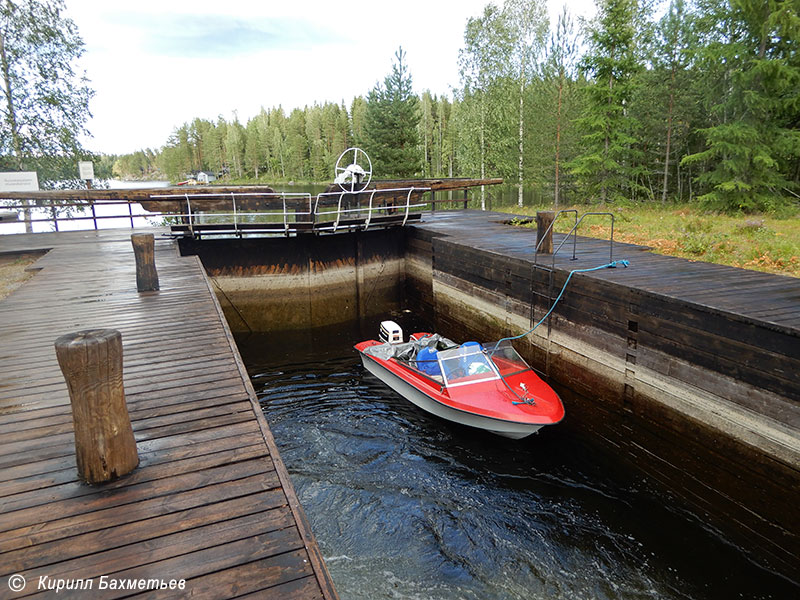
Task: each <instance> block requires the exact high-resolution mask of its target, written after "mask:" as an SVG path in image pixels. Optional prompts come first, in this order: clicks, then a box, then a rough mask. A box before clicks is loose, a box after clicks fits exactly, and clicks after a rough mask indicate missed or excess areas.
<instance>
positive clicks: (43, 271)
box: [0, 230, 337, 600]
mask: <svg viewBox="0 0 800 600" xmlns="http://www.w3.org/2000/svg"><path fill="white" fill-rule="evenodd" d="M155 233H156V234H157V236H158V234H159V233H160V232H159V231H156V232H155ZM36 248H38V249H49V250H50V251H49V253H48V254H46V255H45V256H43V257H42V258H40V259H39V261H38V262H37V263H36V265H35V267H36V268H37V269H40V270H39V271H38V272H37V274H36V275H35V276H34V277H33V278H32V279H30V280H29V281H28V282H27V283H26V284H25V285H23V286H22V287H21V288H19V289H18V290H16V291H15V292H14V293H12V294H11V295H10V296H9V297H7V298H6V299H5V300H3V301H2V302H0V319H2V320H3V322H4V323H5V325H4V326H3V327H2V328H0V372H2V373H3V381H2V386H0V578H3V576H8V575H10V574H11V573H22V574H23V575H25V576H26V577H28V579H29V581H31V578H38V577H39V576H48V577H51V578H52V577H65V578H67V577H92V578H96V577H99V576H101V575H113V576H114V577H119V578H127V577H139V576H142V577H147V576H151V577H152V576H153V574H156V573H157V574H158V576H159V577H161V578H163V577H167V578H171V577H174V578H178V579H186V580H187V582H186V593H187V595H192V596H194V597H203V598H230V597H233V596H234V595H245V594H255V595H257V596H258V597H260V598H324V599H326V600H335V599H336V597H337V596H336V592H335V590H334V588H333V585H332V583H331V581H330V576H329V575H328V573H327V569H326V568H325V565H324V562H323V561H322V558H321V555H320V552H319V549H318V548H317V546H316V542H315V541H314V539H313V536H312V534H311V532H310V531H309V529H308V524H307V522H306V520H305V517H304V516H303V514H302V509H301V508H300V505H299V502H298V501H297V498H296V496H295V494H294V491H293V489H292V486H291V482H290V481H289V477H288V474H287V473H286V471H285V467H284V466H283V463H282V461H281V460H280V457H279V456H278V454H277V450H276V447H275V443H274V440H273V439H272V434H271V433H270V431H269V428H268V425H267V423H266V420H265V418H264V416H263V414H262V412H261V409H260V407H259V405H258V402H257V398H256V397H255V393H254V392H253V390H252V386H251V385H250V382H249V379H248V378H247V374H246V371H245V370H244V367H243V365H242V364H241V358H240V357H239V356H238V351H237V350H236V347H235V344H234V343H233V339H232V336H231V335H230V331H229V330H228V327H227V324H226V323H225V321H224V317H223V316H222V312H221V310H220V308H219V305H218V303H217V301H216V298H215V297H214V294H213V290H212V289H211V287H210V285H209V282H208V279H207V277H206V275H205V273H204V271H203V269H202V265H201V264H200V263H199V261H198V260H197V259H196V258H195V257H186V258H184V257H180V256H179V255H178V252H177V249H176V245H175V243H174V242H173V241H172V240H169V239H164V238H160V237H157V240H156V264H157V268H158V271H159V278H160V281H161V290H160V291H158V292H149V293H143V294H139V293H138V292H137V291H136V278H135V261H134V258H133V250H132V246H131V243H130V231H129V230H116V231H115V230H105V231H100V232H70V233H61V234H56V233H53V234H36V235H19V236H2V237H0V253H2V252H14V251H20V250H24V249H36ZM99 327H110V328H114V329H118V330H119V331H120V332H121V333H122V340H123V361H124V363H123V370H124V385H125V391H126V400H127V403H128V408H129V414H130V416H131V421H132V425H133V430H134V435H135V438H136V442H137V449H138V452H139V457H140V464H139V467H138V468H137V469H136V470H135V471H134V472H133V473H131V474H130V475H129V476H127V477H123V478H121V479H119V480H117V481H114V482H111V483H107V484H102V485H96V486H89V485H86V484H84V483H82V482H80V481H78V479H77V471H76V468H75V456H74V453H75V449H74V441H73V433H72V428H73V426H72V414H71V410H70V403H69V395H68V393H67V389H66V385H65V383H64V380H63V377H62V376H61V372H60V370H59V368H58V364H57V361H56V356H55V352H54V348H53V344H54V341H55V339H56V338H57V337H58V336H59V335H63V334H65V333H71V332H74V331H79V330H81V329H90V328H99ZM242 576H246V577H247V578H248V581H247V582H246V584H245V585H244V586H243V587H241V588H240V589H239V588H236V586H241V585H242V580H241V579H240V578H241V577H242ZM234 588H236V589H237V590H238V591H234ZM26 591H27V592H28V593H30V594H34V593H35V592H36V591H37V590H35V589H33V587H32V586H29V589H28V590H26ZM131 593H132V592H131V591H129V590H126V591H122V590H117V591H115V592H111V591H108V594H107V596H108V597H124V596H127V595H130V594H131ZM23 595H24V594H23ZM34 595H35V594H34ZM160 595H161V592H156V593H152V594H150V596H152V597H159V596H160ZM101 596H102V594H101ZM93 597H94V595H93ZM98 597H99V596H98ZM145 597H148V594H145Z"/></svg>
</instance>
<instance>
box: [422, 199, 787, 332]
mask: <svg viewBox="0 0 800 600" xmlns="http://www.w3.org/2000/svg"><path fill="white" fill-rule="evenodd" d="M508 220H509V215H507V214H502V213H486V212H481V211H449V212H437V213H436V214H435V215H428V216H426V217H425V220H424V223H423V224H422V225H418V226H417V227H421V228H424V229H425V230H427V231H430V232H433V233H436V234H446V235H448V236H449V239H450V241H452V242H454V243H460V244H463V245H464V246H467V247H471V248H476V249H481V250H486V251H490V252H493V253H498V254H502V255H503V256H508V257H513V258H518V259H522V260H524V261H526V262H530V261H532V260H533V257H534V252H533V250H534V247H535V244H536V231H535V230H534V229H528V228H522V227H509V226H508V225H506V222H507V221H508ZM562 239H563V236H561V235H559V234H556V235H555V239H554V244H555V245H556V246H558V244H559V243H560V242H561V240H562ZM577 258H578V260H576V261H573V260H571V259H572V242H571V241H568V242H567V243H565V244H564V246H563V247H562V248H561V250H560V251H559V252H558V254H557V256H556V260H555V266H556V268H557V269H559V270H562V271H570V270H572V269H581V268H587V267H594V266H598V265H601V264H605V263H607V262H609V243H608V241H607V240H605V241H604V240H597V239H592V238H580V239H579V241H578V245H577ZM613 258H614V259H615V260H617V259H623V258H624V259H628V260H630V261H631V266H632V267H633V268H631V269H622V268H617V269H605V270H602V271H595V272H593V273H589V274H582V275H581V276H582V277H591V278H596V279H602V280H607V281H612V282H616V283H620V284H622V285H625V286H628V287H633V288H637V289H639V290H641V291H643V292H647V293H651V294H656V295H659V296H666V297H670V298H674V299H676V300H679V301H682V302H689V303H692V304H696V305H700V306H705V307H708V308H711V309H716V310H719V311H724V312H727V313H733V314H736V315H739V316H742V317H749V318H752V319H753V320H755V321H758V322H767V323H772V324H774V325H778V326H781V327H785V328H788V329H800V279H797V278H794V277H787V276H782V275H772V274H769V273H761V272H757V271H747V270H743V269H737V268H734V267H727V266H724V265H715V264H711V263H704V262H694V261H690V260H686V259H682V258H674V257H669V256H661V255H658V254H653V253H651V252H648V251H647V248H644V247H642V246H636V245H632V244H624V243H619V242H615V243H614V251H613ZM537 262H538V263H539V264H541V265H542V266H546V267H549V266H551V265H552V257H551V256H550V255H540V256H539V257H538V260H537Z"/></svg>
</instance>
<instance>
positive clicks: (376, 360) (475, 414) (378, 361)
mask: <svg viewBox="0 0 800 600" xmlns="http://www.w3.org/2000/svg"><path fill="white" fill-rule="evenodd" d="M370 341H375V340H370ZM363 343H365V342H362V343H361V344H363ZM377 343H381V342H377ZM361 344H358V345H357V346H356V350H358V352H359V354H360V355H361V357H362V359H363V358H364V357H366V358H369V359H370V360H372V361H373V362H374V363H375V364H376V365H378V366H380V367H381V368H382V369H383V370H384V371H386V372H388V373H389V374H391V375H392V376H393V377H396V378H397V379H399V380H400V381H402V382H404V383H406V384H408V385H410V386H412V387H413V388H414V389H416V390H417V391H419V392H420V393H422V394H425V396H427V397H428V398H429V399H430V400H432V401H434V402H436V403H437V404H439V405H440V406H443V407H444V408H446V409H448V410H452V411H456V412H458V413H463V414H465V415H470V416H472V417H479V418H481V419H489V420H491V421H496V422H498V423H508V424H513V425H520V426H527V425H529V426H538V427H543V426H547V425H557V424H558V423H560V422H561V421H563V420H564V417H565V416H566V411H564V413H563V414H562V415H561V418H560V419H559V420H558V421H548V422H544V423H542V422H529V421H519V420H516V419H507V418H502V417H495V416H491V415H486V414H483V413H478V412H474V411H469V410H465V409H463V408H460V407H457V406H452V405H450V404H447V403H446V402H442V401H441V400H440V399H439V398H436V397H434V396H431V395H430V394H427V393H426V392H425V391H424V390H423V389H421V388H419V387H417V386H416V385H414V384H413V383H412V382H411V381H408V380H406V379H403V378H402V377H401V376H400V375H398V374H397V373H395V372H394V371H392V369H390V368H389V367H388V366H386V365H385V364H383V363H388V362H389V360H392V359H394V357H392V358H391V359H389V360H383V359H379V358H377V357H374V356H371V355H369V354H367V353H365V352H363V351H362V350H361V349H360V348H358V346H359V345H361ZM394 361H395V363H396V364H398V365H400V366H405V365H403V364H402V363H401V362H400V361H398V360H397V359H394ZM406 368H407V369H408V370H413V372H414V373H416V369H413V367H406ZM532 371H533V370H532ZM422 376H423V377H424V378H425V379H428V380H430V381H435V380H432V379H431V378H430V377H428V376H426V375H425V374H422ZM436 383H437V384H438V382H436ZM395 391H396V390H395ZM396 393H399V392H396ZM440 394H442V395H443V391H440ZM401 395H402V394H401ZM556 395H557V394H556ZM559 400H560V398H559ZM530 416H535V417H538V416H539V415H530Z"/></svg>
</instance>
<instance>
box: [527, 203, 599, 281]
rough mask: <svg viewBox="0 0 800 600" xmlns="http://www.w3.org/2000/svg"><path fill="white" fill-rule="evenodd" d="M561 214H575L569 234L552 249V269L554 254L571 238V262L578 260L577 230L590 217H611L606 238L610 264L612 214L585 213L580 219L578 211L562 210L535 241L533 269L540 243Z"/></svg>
mask: <svg viewBox="0 0 800 600" xmlns="http://www.w3.org/2000/svg"><path fill="white" fill-rule="evenodd" d="M563 213H575V223H574V225H573V226H572V228H571V229H570V230H569V232H568V233H567V234H566V235H565V236H564V238H563V239H562V240H561V242H560V243H559V244H558V246H556V247H555V248H554V249H553V252H552V268H555V263H556V254H558V251H559V250H561V248H562V247H563V246H564V244H566V243H567V241H568V240H569V239H570V237H572V260H577V259H578V256H577V250H578V228H579V227H580V225H581V223H583V220H584V219H585V218H586V217H592V216H607V217H611V235H610V236H609V238H608V262H612V261H613V260H614V213H610V212H587V213H583V214H582V215H580V217H578V211H577V210H575V209H564V210H559V211H558V212H557V213H556V214H555V217H554V218H553V222H552V223H550V226H549V227H548V228H547V229H546V230H545V232H544V234H543V235H542V239H540V240H537V241H536V242H537V243H536V247H535V248H534V250H533V253H534V256H533V264H534V268H535V267H536V266H537V264H538V257H539V249H540V248H541V246H542V243H543V242H544V240H545V239H546V238H547V236H548V235H550V234H551V233H552V232H553V227H554V226H555V224H556V221H557V220H558V217H559V216H561V214H563Z"/></svg>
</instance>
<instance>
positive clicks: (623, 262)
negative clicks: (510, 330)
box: [492, 259, 630, 353]
mask: <svg viewBox="0 0 800 600" xmlns="http://www.w3.org/2000/svg"><path fill="white" fill-rule="evenodd" d="M629 264H630V262H629V261H627V260H624V259H622V260H614V261H611V262H610V263H608V264H605V265H600V266H599V267H592V268H591V269H573V270H572V271H570V272H569V275H567V280H566V281H565V282H564V285H563V286H562V287H561V291H560V292H559V293H558V296H556V301H555V302H553V306H551V307H550V310H548V311H547V314H546V315H545V316H543V317H542V318H541V319H540V320H539V322H538V323H536V325H534V326H533V327H531V328H530V329H529V330H528V331H526V332H525V333H521V334H519V335H515V336H512V337H505V338H502V339H500V340H498V341H497V343H496V344H495V345H494V349H493V350H492V352H493V353H494V352H495V351H497V347H498V346H499V345H500V342H510V341H512V340H518V339H520V338H523V337H525V336H526V335H529V334H531V333H533V332H534V331H536V328H537V327H539V325H541V324H542V323H544V322H545V320H546V319H547V317H549V316H550V313H552V312H553V310H554V309H555V307H556V305H557V304H558V301H559V300H561V297H562V296H563V295H564V290H566V289H567V284H568V283H569V280H570V279H572V276H573V275H574V274H575V273H589V272H590V271H600V270H601V269H614V268H616V266H617V265H622V266H623V267H626V268H627V266H628V265H629Z"/></svg>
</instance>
